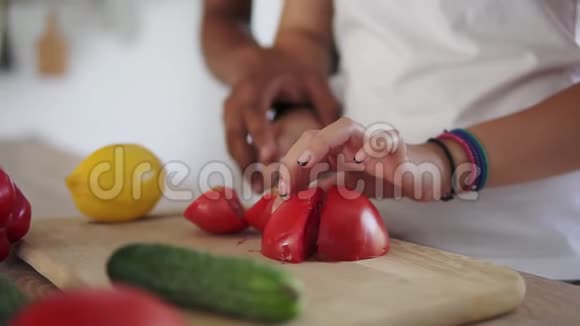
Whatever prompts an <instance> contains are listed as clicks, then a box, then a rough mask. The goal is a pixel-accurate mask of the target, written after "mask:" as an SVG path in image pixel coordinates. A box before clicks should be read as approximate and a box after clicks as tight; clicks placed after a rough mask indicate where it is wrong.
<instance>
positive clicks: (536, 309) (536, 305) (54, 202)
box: [0, 140, 580, 326]
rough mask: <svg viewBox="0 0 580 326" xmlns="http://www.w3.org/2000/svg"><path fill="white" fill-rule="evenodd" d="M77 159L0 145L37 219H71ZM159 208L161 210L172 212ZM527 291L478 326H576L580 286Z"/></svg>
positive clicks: (41, 285) (38, 283)
mask: <svg viewBox="0 0 580 326" xmlns="http://www.w3.org/2000/svg"><path fill="white" fill-rule="evenodd" d="M78 163H79V158H78V157H76V156H74V155H71V154H70V153H66V152H64V151H61V150H58V149H56V148H54V147H52V146H49V145H46V144H43V143H41V142H37V141H33V140H30V141H12V142H0V164H2V166H3V167H4V168H5V169H6V170H7V171H9V173H10V174H11V176H12V177H13V178H14V180H15V181H16V182H17V183H18V185H19V186H20V188H22V190H23V192H24V193H25V194H26V195H27V197H28V198H29V200H30V201H31V203H32V205H33V216H34V218H35V219H38V218H43V219H44V218H51V217H64V216H75V215H78V212H77V211H76V209H75V208H74V206H73V204H72V202H71V200H70V197H69V194H68V191H67V190H66V188H65V186H64V181H63V180H64V177H65V176H66V175H67V174H68V173H69V172H70V171H72V170H73V169H74V167H75V166H76V165H77V164H78ZM173 209H174V207H172V205H171V204H170V203H161V205H160V210H161V211H172V210H173ZM0 273H2V274H5V275H7V276H8V277H9V278H11V279H13V280H14V281H15V282H16V283H17V284H18V286H20V287H21V288H22V290H23V291H25V293H26V294H28V295H29V296H30V297H32V298H40V297H43V296H45V295H46V294H48V293H50V292H53V291H58V289H57V288H56V287H55V286H53V285H52V284H51V283H50V282H49V281H48V280H47V279H46V278H44V277H43V276H42V275H40V274H38V273H37V272H36V271H35V270H34V269H32V268H31V267H30V266H28V265H27V264H26V263H24V262H22V261H20V260H19V259H18V258H16V257H12V258H10V259H9V260H8V261H6V262H4V263H1V264H0ZM522 276H523V277H524V279H525V281H526V286H527V292H526V297H525V299H524V302H523V304H522V305H521V306H520V307H519V308H518V309H517V310H516V311H514V312H512V313H510V314H507V315H505V316H501V317H499V318H495V319H493V320H489V321H485V322H480V323H477V324H476V325H485V326H496V325H514V324H516V325H577V324H579V323H580V309H578V307H580V286H573V285H570V284H566V283H562V282H556V281H551V280H547V279H544V278H541V277H537V276H533V275H530V274H525V273H522Z"/></svg>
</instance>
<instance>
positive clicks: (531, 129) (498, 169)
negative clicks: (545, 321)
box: [279, 84, 580, 201]
mask: <svg viewBox="0 0 580 326" xmlns="http://www.w3.org/2000/svg"><path fill="white" fill-rule="evenodd" d="M468 129H469V130H470V131H471V132H472V133H473V134H474V135H475V136H476V137H477V138H478V139H479V141H480V142H481V143H482V144H483V146H484V148H485V149H486V151H487V154H488V158H489V170H488V175H489V181H488V185H489V186H491V187H493V186H505V185H511V184H517V183H523V182H528V181H534V180H537V179H542V178H547V177H550V176H555V175H559V174H563V173H566V172H571V171H574V170H579V169H580V84H578V85H575V86H572V87H570V88H568V89H566V90H564V91H562V92H559V93H558V94H556V95H554V96H552V97H550V98H548V99H546V100H544V101H542V102H541V103H539V104H537V105H534V106H532V107H530V108H528V109H526V110H524V111H521V112H519V113H515V114H512V115H509V116H506V117H502V118H498V119H495V120H492V121H488V122H484V123H481V124H478V125H475V126H472V127H470V128H468ZM433 136H434V137H435V136H437V135H433ZM403 137H404V135H403ZM377 139H381V140H382V141H383V142H382V143H380V142H376V140H377ZM443 142H444V143H445V145H446V147H448V149H449V150H450V152H451V155H452V157H453V159H454V162H455V164H456V166H460V165H462V164H463V163H468V162H469V160H468V158H467V153H465V151H464V150H463V148H462V147H461V146H460V145H458V144H457V143H455V142H454V141H453V140H444V141H443ZM376 144H381V146H380V147H381V148H382V149H385V151H384V152H380V153H379V154H381V155H378V156H375V155H370V153H369V152H367V148H373V147H374V146H376ZM340 156H343V157H342V160H343V161H344V162H347V164H344V165H343V166H344V167H347V168H349V171H357V172H358V173H360V172H365V173H366V174H367V175H371V176H374V177H375V178H378V179H380V180H383V182H384V185H385V186H386V187H388V188H389V189H385V193H393V192H396V191H397V189H400V191H401V193H402V194H403V195H404V196H406V197H409V198H412V199H415V200H422V201H428V200H435V199H439V198H440V196H441V195H445V194H447V193H449V191H450V190H451V174H452V173H451V171H450V165H449V162H448V160H447V158H446V156H445V153H444V151H443V150H442V149H441V148H440V147H439V146H437V145H435V144H432V143H425V144H418V145H408V144H405V143H404V142H403V141H402V138H401V137H400V136H398V133H397V132H396V131H393V130H386V131H384V133H382V134H381V133H379V134H377V135H376V136H372V137H370V138H369V137H367V135H366V133H365V129H364V126H362V125H360V124H358V123H356V122H354V121H352V120H350V119H348V118H342V119H341V120H339V121H337V122H335V123H333V124H331V125H330V126H328V127H326V128H324V129H322V130H320V131H313V132H309V133H307V134H304V135H303V136H302V137H301V138H300V139H299V141H298V142H296V144H294V146H292V148H291V149H290V151H289V152H288V154H287V155H286V157H285V158H284V160H283V163H284V166H285V167H286V168H287V171H286V173H285V174H283V177H281V179H280V183H279V192H280V193H281V194H284V193H294V192H296V191H300V190H302V189H305V188H306V187H308V185H309V183H310V181H312V179H313V177H312V176H311V173H310V172H311V171H312V170H313V169H314V168H315V166H316V165H317V164H318V163H324V162H336V161H337V160H339V158H340ZM353 161H354V162H355V163H353ZM425 163H427V164H432V165H433V167H434V168H435V169H436V170H429V169H427V170H424V169H423V170H421V169H417V167H418V166H421V165H423V167H425V165H424V164H425ZM357 165H358V167H357ZM333 166H334V169H335V170H337V171H338V172H342V171H341V168H339V167H338V168H337V165H336V164H334V165H333ZM425 171H427V172H429V171H439V172H440V173H438V174H436V176H437V178H438V180H435V179H434V178H423V174H422V172H425ZM407 172H409V173H408V174H407V175H406V178H401V177H400V176H401V175H403V174H405V173H407ZM434 176H435V174H434ZM418 178H419V179H418ZM361 180H362V179H361ZM417 181H418V182H417ZM419 186H420V189H418V188H417V187H419Z"/></svg>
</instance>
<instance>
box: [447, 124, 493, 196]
mask: <svg viewBox="0 0 580 326" xmlns="http://www.w3.org/2000/svg"><path fill="white" fill-rule="evenodd" d="M451 132H452V133H454V134H456V135H459V136H460V137H463V138H464V139H466V141H467V142H468V143H469V144H470V147H471V149H472V150H473V152H474V153H475V156H476V159H477V165H478V166H479V168H480V171H481V173H480V175H479V178H478V180H477V183H476V184H475V185H474V186H475V190H476V191H479V190H481V189H483V187H485V184H486V183H487V179H488V175H489V171H488V169H489V161H488V158H487V153H486V151H485V147H483V145H482V144H481V142H480V141H479V140H478V139H477V137H475V136H474V135H473V134H472V133H471V132H469V131H468V130H465V129H454V130H452V131H451Z"/></svg>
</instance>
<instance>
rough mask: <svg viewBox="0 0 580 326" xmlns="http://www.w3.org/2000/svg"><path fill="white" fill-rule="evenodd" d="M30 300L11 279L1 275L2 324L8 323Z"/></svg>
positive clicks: (0, 308) (0, 322)
mask: <svg viewBox="0 0 580 326" xmlns="http://www.w3.org/2000/svg"><path fill="white" fill-rule="evenodd" d="M27 303H28V300H27V299H26V297H25V296H24V294H23V293H22V292H20V290H19V289H18V288H17V287H16V286H15V285H14V284H12V282H11V281H9V280H8V279H6V278H4V277H0V325H7V324H8V321H9V320H10V319H11V318H12V317H14V315H16V313H18V312H19V311H20V309H22V308H23V307H24V306H25V305H26V304H27Z"/></svg>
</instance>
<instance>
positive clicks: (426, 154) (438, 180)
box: [403, 143, 453, 201]
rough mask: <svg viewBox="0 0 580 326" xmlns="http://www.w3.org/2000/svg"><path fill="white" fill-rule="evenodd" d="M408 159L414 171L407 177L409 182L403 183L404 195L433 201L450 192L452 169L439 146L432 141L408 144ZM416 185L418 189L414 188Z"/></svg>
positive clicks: (418, 199)
mask: <svg viewBox="0 0 580 326" xmlns="http://www.w3.org/2000/svg"><path fill="white" fill-rule="evenodd" d="M408 159H409V163H411V165H412V168H413V170H414V171H413V172H412V173H411V178H408V179H407V180H409V181H410V182H409V181H408V182H405V183H404V184H403V186H404V187H403V195H404V196H405V197H408V198H410V199H413V200H417V201H434V200H440V199H441V198H443V197H445V196H446V195H447V194H449V193H451V190H452V175H453V171H452V167H451V164H450V162H449V159H448V158H447V156H446V154H445V151H444V150H443V149H442V148H441V147H439V146H438V145H437V144H433V143H424V144H419V145H410V146H409V147H408ZM410 179H413V180H410ZM415 180H419V182H415ZM418 185H420V187H421V188H420V189H416V186H418ZM405 189H406V190H405Z"/></svg>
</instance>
